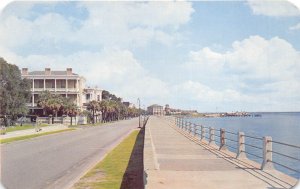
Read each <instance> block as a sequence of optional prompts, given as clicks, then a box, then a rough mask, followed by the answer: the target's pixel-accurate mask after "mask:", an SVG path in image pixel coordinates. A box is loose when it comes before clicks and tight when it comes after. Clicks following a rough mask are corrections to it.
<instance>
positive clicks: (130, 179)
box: [120, 127, 145, 189]
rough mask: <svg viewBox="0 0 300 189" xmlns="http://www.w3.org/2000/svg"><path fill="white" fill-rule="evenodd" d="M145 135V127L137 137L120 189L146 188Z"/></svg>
mask: <svg viewBox="0 0 300 189" xmlns="http://www.w3.org/2000/svg"><path fill="white" fill-rule="evenodd" d="M144 133H145V127H142V128H141V130H140V131H139V134H138V135H137V138H136V141H135V144H134V147H133V150H132V153H131V155H130V159H129V162H128V165H127V168H126V171H125V173H124V175H123V179H122V184H121V187H120V189H143V188H144V181H143V179H144V177H143V175H144V163H143V151H144V150H143V149H144Z"/></svg>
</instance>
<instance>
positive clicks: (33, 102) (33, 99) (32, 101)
mask: <svg viewBox="0 0 300 189" xmlns="http://www.w3.org/2000/svg"><path fill="white" fill-rule="evenodd" d="M31 105H32V107H34V94H32V104H31Z"/></svg>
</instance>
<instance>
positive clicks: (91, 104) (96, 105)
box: [87, 100, 100, 124]
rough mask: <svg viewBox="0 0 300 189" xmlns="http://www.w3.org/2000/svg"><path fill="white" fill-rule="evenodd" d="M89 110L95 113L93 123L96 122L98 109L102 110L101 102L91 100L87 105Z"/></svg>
mask: <svg viewBox="0 0 300 189" xmlns="http://www.w3.org/2000/svg"><path fill="white" fill-rule="evenodd" d="M87 110H89V111H91V112H92V114H93V124H95V113H96V112H97V111H100V103H99V102H97V101H95V100H93V101H90V102H89V103H88V105H87Z"/></svg>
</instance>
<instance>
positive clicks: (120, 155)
mask: <svg viewBox="0 0 300 189" xmlns="http://www.w3.org/2000/svg"><path fill="white" fill-rule="evenodd" d="M138 133H139V131H133V132H132V133H131V134H130V135H129V136H128V137H127V138H126V139H124V140H123V141H122V142H121V143H120V144H119V145H118V146H117V147H116V148H114V149H113V150H112V151H111V152H110V153H109V154H107V156H106V157H105V158H104V160H102V161H101V162H99V163H98V164H97V165H96V166H95V167H94V168H93V169H91V170H90V171H89V172H88V173H87V174H86V175H85V176H84V177H82V178H81V179H80V180H79V182H77V183H76V184H75V185H74V186H73V188H75V189H85V188H90V189H119V188H120V186H121V184H122V179H123V175H124V173H125V171H126V168H127V165H128V162H129V159H130V156H131V153H132V150H133V148H134V144H135V142H136V139H137V136H138Z"/></svg>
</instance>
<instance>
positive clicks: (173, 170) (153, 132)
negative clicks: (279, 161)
mask: <svg viewBox="0 0 300 189" xmlns="http://www.w3.org/2000/svg"><path fill="white" fill-rule="evenodd" d="M260 167H261V166H260V164H258V163H256V162H253V161H250V160H248V159H244V158H239V159H237V158H236V154H234V153H232V152H230V151H228V150H219V148H218V147H217V146H214V145H208V143H207V142H205V141H200V140H199V138H196V137H194V136H193V135H190V134H189V133H187V132H184V131H182V130H180V129H178V128H177V127H175V122H174V120H173V121H172V120H171V121H167V120H166V119H164V118H163V117H153V116H152V117H150V119H149V120H148V123H147V125H146V128H145V143H144V173H145V174H144V183H145V188H146V189H164V188H166V189H167V188H168V189H169V188H172V189H177V188H178V189H182V188H208V189H214V188H218V189H219V188H222V189H224V188H225V189H226V188H228V189H235V188H236V189H240V188H243V189H245V188H249V189H250V188H251V189H253V188H255V189H270V188H292V187H293V186H294V185H295V184H296V183H297V179H295V178H292V177H290V176H288V175H285V174H283V173H281V172H279V171H277V170H275V169H268V170H261V169H260Z"/></svg>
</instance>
